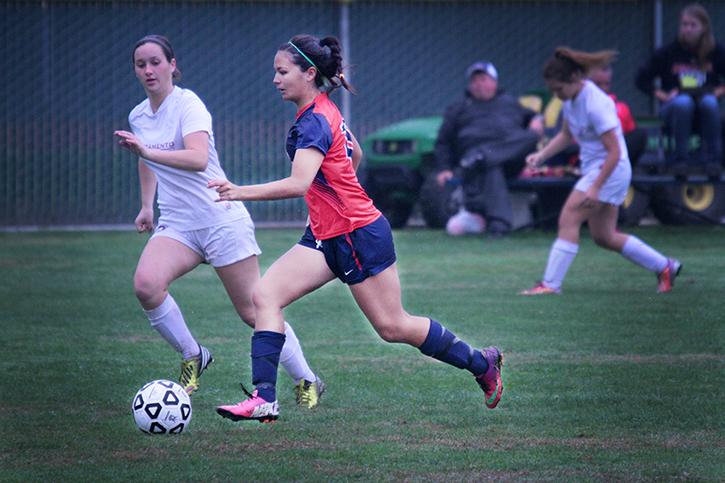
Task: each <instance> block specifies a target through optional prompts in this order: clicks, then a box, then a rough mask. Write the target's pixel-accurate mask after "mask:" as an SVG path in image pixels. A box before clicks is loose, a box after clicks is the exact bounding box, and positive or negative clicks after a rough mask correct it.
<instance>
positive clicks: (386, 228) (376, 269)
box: [299, 215, 396, 285]
mask: <svg viewBox="0 0 725 483" xmlns="http://www.w3.org/2000/svg"><path fill="white" fill-rule="evenodd" d="M299 244H300V245H302V246H305V247H308V248H312V249H314V250H320V251H321V252H322V253H323V254H324V255H325V261H326V262H327V266H328V267H330V270H332V273H334V274H335V276H336V277H337V278H339V279H340V280H341V281H342V282H343V283H346V284H349V285H353V284H356V283H360V282H362V281H364V280H365V279H366V278H368V277H372V276H374V275H377V274H378V273H380V272H382V271H383V270H385V269H386V268H388V267H389V266H391V265H392V264H393V263H395V260H396V257H395V246H394V244H393V233H392V231H391V229H390V224H389V223H388V220H387V219H386V218H385V217H384V216H382V215H381V216H380V217H379V218H378V219H376V220H375V221H374V222H372V223H370V224H369V225H366V226H363V227H361V228H358V229H357V230H353V231H352V232H350V233H345V234H343V235H340V236H336V237H334V238H330V239H328V240H316V239H315V237H314V235H313V234H312V230H311V229H310V227H309V226H308V227H307V229H306V230H305V234H304V235H303V236H302V238H301V239H300V241H299Z"/></svg>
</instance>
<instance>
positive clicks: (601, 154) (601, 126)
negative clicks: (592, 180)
mask: <svg viewBox="0 0 725 483" xmlns="http://www.w3.org/2000/svg"><path fill="white" fill-rule="evenodd" d="M563 109H564V119H566V122H567V123H568V124H569V131H571V134H572V135H573V136H574V140H575V141H576V142H577V143H578V144H579V158H580V159H581V170H582V173H583V174H586V173H588V172H589V171H591V170H592V169H598V168H601V166H602V164H603V163H604V160H605V158H606V157H607V150H606V149H605V147H604V144H603V143H602V139H601V135H602V134H604V133H605V132H607V131H610V130H612V129H614V132H615V134H616V135H617V142H618V143H619V163H620V164H621V163H627V164H629V154H628V153H627V144H626V143H625V142H624V135H623V134H622V124H621V123H620V122H619V118H618V117H617V109H616V108H615V107H614V101H613V100H612V99H611V98H610V97H609V96H608V95H607V94H606V93H605V92H604V91H603V90H601V89H600V88H599V87H597V86H596V85H595V84H594V83H593V82H591V81H589V80H585V81H584V87H583V88H582V90H581V91H580V92H579V94H577V96H576V97H575V98H574V99H573V100H572V99H570V100H567V101H564V107H563Z"/></svg>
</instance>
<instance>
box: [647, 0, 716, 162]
mask: <svg viewBox="0 0 725 483" xmlns="http://www.w3.org/2000/svg"><path fill="white" fill-rule="evenodd" d="M655 80H657V81H659V83H660V84H659V87H655V83H654V81H655ZM636 84H637V87H638V88H639V89H640V90H642V91H643V92H645V93H647V94H652V95H654V96H655V98H657V100H658V101H660V117H662V119H663V120H664V122H665V126H666V128H667V130H668V132H669V134H670V135H671V136H672V137H673V138H674V143H675V146H674V165H673V172H674V174H675V175H684V174H686V173H687V165H688V160H689V156H688V147H689V141H690V134H691V133H692V129H693V124H698V125H699V131H700V135H701V138H702V154H703V156H702V158H703V162H704V167H705V172H706V174H708V175H710V176H715V175H717V176H719V174H720V172H721V169H722V164H721V163H722V154H723V148H722V139H721V137H720V113H719V106H718V99H719V98H720V97H721V96H722V95H723V94H725V48H724V47H723V46H722V45H721V44H719V43H716V42H715V37H714V35H713V32H712V28H711V26H710V16H709V15H708V13H707V11H706V10H705V9H704V8H703V7H702V6H701V5H699V4H691V5H688V6H686V7H685V8H684V9H682V12H681V13H680V24H679V31H678V35H677V39H676V40H674V41H673V42H671V43H670V44H668V45H665V46H664V47H661V48H659V49H657V50H656V51H655V52H654V54H652V56H651V57H650V59H649V60H648V61H647V62H646V63H645V64H644V65H643V66H642V67H641V68H640V70H639V72H638V74H637V80H636Z"/></svg>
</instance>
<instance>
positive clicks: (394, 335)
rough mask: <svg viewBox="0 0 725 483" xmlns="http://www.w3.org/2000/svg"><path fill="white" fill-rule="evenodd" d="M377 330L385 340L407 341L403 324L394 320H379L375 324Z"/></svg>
mask: <svg viewBox="0 0 725 483" xmlns="http://www.w3.org/2000/svg"><path fill="white" fill-rule="evenodd" d="M375 331H376V332H377V333H378V335H379V336H380V338H381V339H383V340H384V341H385V342H405V341H406V340H407V337H406V335H407V334H406V333H405V331H404V330H403V326H402V325H401V324H398V323H395V321H392V320H390V321H385V322H378V323H377V324H375Z"/></svg>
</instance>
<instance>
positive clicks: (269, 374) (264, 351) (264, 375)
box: [252, 330, 285, 402]
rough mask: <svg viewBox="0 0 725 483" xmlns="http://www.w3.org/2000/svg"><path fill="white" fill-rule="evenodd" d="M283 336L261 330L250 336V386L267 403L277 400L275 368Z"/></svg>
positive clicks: (282, 343)
mask: <svg viewBox="0 0 725 483" xmlns="http://www.w3.org/2000/svg"><path fill="white" fill-rule="evenodd" d="M284 340H285V335H284V334H280V333H277V332H271V331H267V330H262V331H259V332H255V333H254V335H253V336H252V384H254V386H255V387H256V388H257V395H258V396H259V397H261V398H262V399H264V400H265V401H267V402H272V401H276V400H277V390H276V385H277V366H278V365H279V354H280V353H281V352H282V346H283V345H284Z"/></svg>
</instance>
